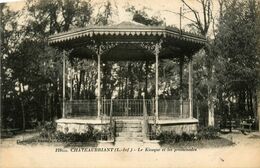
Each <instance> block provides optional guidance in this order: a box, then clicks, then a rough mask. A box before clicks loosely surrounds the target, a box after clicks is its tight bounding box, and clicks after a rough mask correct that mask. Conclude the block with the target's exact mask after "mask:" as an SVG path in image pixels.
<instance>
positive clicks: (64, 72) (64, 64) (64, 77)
mask: <svg viewBox="0 0 260 168" xmlns="http://www.w3.org/2000/svg"><path fill="white" fill-rule="evenodd" d="M62 63H63V66H62V75H63V80H62V84H63V85H62V118H65V117H66V112H65V99H66V98H65V96H66V95H65V94H66V93H65V89H66V55H65V51H63V61H62Z"/></svg>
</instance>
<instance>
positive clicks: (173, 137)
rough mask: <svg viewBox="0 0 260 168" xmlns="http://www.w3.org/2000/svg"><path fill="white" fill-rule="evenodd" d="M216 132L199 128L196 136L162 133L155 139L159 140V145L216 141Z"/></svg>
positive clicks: (213, 129)
mask: <svg viewBox="0 0 260 168" xmlns="http://www.w3.org/2000/svg"><path fill="white" fill-rule="evenodd" d="M218 131H219V130H218V129H217V128H215V127H202V128H199V130H198V133H197V134H187V133H186V132H183V133H182V134H176V132H175V131H163V132H161V133H160V134H159V135H158V136H157V139H158V140H160V141H161V143H178V142H182V141H195V140H201V139H216V138H218Z"/></svg>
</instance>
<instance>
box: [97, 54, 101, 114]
mask: <svg viewBox="0 0 260 168" xmlns="http://www.w3.org/2000/svg"><path fill="white" fill-rule="evenodd" d="M97 59H98V60H97V61H98V62H97V63H98V79H97V84H98V86H97V87H98V92H97V117H98V118H99V117H100V113H101V84H100V83H101V70H100V62H101V54H100V52H98V55H97Z"/></svg>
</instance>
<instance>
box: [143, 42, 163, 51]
mask: <svg viewBox="0 0 260 168" xmlns="http://www.w3.org/2000/svg"><path fill="white" fill-rule="evenodd" d="M162 42H163V41H162V40H160V41H159V42H158V43H153V42H142V43H141V44H140V46H141V47H142V48H144V49H146V50H148V51H149V52H151V53H153V54H154V55H158V54H159V53H160V50H161V48H162Z"/></svg>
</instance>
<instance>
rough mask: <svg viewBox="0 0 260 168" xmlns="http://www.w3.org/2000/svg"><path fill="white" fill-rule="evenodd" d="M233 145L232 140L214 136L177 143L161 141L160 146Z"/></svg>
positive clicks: (204, 146) (199, 146)
mask: <svg viewBox="0 0 260 168" xmlns="http://www.w3.org/2000/svg"><path fill="white" fill-rule="evenodd" d="M231 145H235V143H234V142H232V141H230V140H228V139H225V138H221V137H218V138H215V139H202V140H194V141H180V142H177V143H162V144H161V147H171V148H179V147H182V148H191V147H193V148H220V147H226V146H231Z"/></svg>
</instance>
